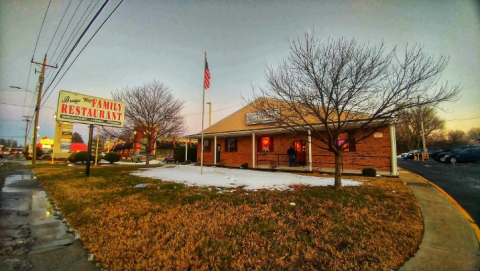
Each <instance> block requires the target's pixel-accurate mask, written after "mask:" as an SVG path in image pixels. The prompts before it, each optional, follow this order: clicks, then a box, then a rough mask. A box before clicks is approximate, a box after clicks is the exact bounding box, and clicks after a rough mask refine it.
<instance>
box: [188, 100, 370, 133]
mask: <svg viewBox="0 0 480 271" xmlns="http://www.w3.org/2000/svg"><path fill="white" fill-rule="evenodd" d="M259 103H260V106H262V105H263V104H265V108H272V109H273V108H275V109H276V110H279V112H281V114H282V116H287V114H288V112H292V113H291V115H290V117H288V118H284V119H283V121H284V122H285V121H289V120H290V123H295V124H297V125H306V124H307V123H308V124H309V125H320V126H323V125H321V123H320V122H319V119H318V118H317V117H315V116H313V115H311V114H308V112H309V111H308V110H307V109H306V108H304V109H302V106H298V107H296V108H297V109H298V110H300V111H305V114H302V118H303V119H301V118H300V117H299V113H297V112H293V110H292V109H291V108H292V107H291V105H289V104H287V103H286V102H283V101H279V100H273V99H266V98H259V99H257V100H255V101H253V102H251V103H249V104H247V105H246V106H244V107H242V108H240V109H239V110H237V111H236V112H234V113H232V114H230V115H229V116H227V117H225V118H224V119H222V120H220V121H219V122H217V123H215V124H214V125H212V126H210V127H208V128H206V129H204V131H203V133H204V135H207V136H208V135H211V134H219V133H222V134H231V133H232V132H234V133H242V132H245V133H246V132H254V131H269V132H275V131H278V132H281V131H285V130H284V128H285V127H283V128H281V127H280V125H278V124H275V122H267V123H258V124H250V125H247V114H248V113H253V112H256V111H258V107H259ZM256 108H257V109H256ZM365 117H368V116H367V115H366V114H360V113H354V112H352V114H349V113H345V112H343V113H342V115H341V119H344V120H345V119H346V118H348V119H350V120H359V121H360V120H362V118H365ZM330 121H331V122H333V121H336V120H335V119H331V120H330ZM302 123H303V124H302ZM295 126H296V125H295ZM200 134H201V133H198V134H194V135H190V136H189V137H193V138H198V136H199V135H200Z"/></svg>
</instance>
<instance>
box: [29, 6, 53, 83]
mask: <svg viewBox="0 0 480 271" xmlns="http://www.w3.org/2000/svg"><path fill="white" fill-rule="evenodd" d="M50 3H52V0H50V1H49V2H48V6H47V11H45V16H43V21H42V26H40V32H38V37H37V42H36V43H35V49H33V56H32V60H33V59H34V58H35V52H36V51H37V45H38V40H39V39H40V34H41V33H42V29H43V24H44V23H45V18H47V13H48V9H49V8H50ZM27 89H28V86H27Z"/></svg>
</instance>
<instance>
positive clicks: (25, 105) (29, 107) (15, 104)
mask: <svg viewBox="0 0 480 271" xmlns="http://www.w3.org/2000/svg"><path fill="white" fill-rule="evenodd" d="M0 104H5V105H11V106H22V107H28V108H35V106H26V105H21V104H9V103H2V102H0ZM43 107H45V108H48V109H52V110H55V111H56V110H57V109H55V108H51V107H49V106H43Z"/></svg>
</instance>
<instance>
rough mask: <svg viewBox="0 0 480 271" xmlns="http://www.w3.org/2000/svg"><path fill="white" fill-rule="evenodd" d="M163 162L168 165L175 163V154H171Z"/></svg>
mask: <svg viewBox="0 0 480 271" xmlns="http://www.w3.org/2000/svg"><path fill="white" fill-rule="evenodd" d="M163 162H165V163H166V164H168V163H170V162H172V163H175V158H173V153H170V154H169V155H167V156H166V157H165V159H163Z"/></svg>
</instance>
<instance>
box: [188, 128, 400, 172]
mask: <svg viewBox="0 0 480 271" xmlns="http://www.w3.org/2000/svg"><path fill="white" fill-rule="evenodd" d="M365 133H367V131H366V132H365ZM377 133H381V134H382V137H374V136H373V135H371V136H370V137H368V138H367V139H364V140H362V141H360V142H356V151H355V152H353V151H351V152H344V154H343V168H344V169H363V168H365V167H373V168H375V169H376V170H380V171H390V154H391V149H390V131H389V128H388V127H385V128H382V129H380V130H379V131H377ZM269 136H271V137H272V138H273V145H274V147H273V151H270V152H256V157H257V162H256V164H257V165H270V162H271V161H274V162H276V163H278V164H279V165H283V166H288V157H287V150H288V148H290V146H292V144H293V142H294V141H307V136H304V135H293V134H275V135H269ZM360 136H361V135H359V136H358V137H357V138H359V137H360ZM235 138H236V139H237V152H226V151H225V138H217V144H220V145H221V154H220V156H221V157H220V161H218V158H217V163H222V164H224V165H227V166H235V167H237V166H240V165H241V164H243V163H248V165H249V166H252V137H251V136H242V137H235ZM258 140H260V137H256V139H255V141H256V143H258ZM211 142H212V147H211V152H204V164H206V165H209V164H213V151H214V150H215V148H214V146H213V139H212V140H211ZM199 146H200V144H199ZM320 146H323V147H325V146H326V145H325V144H323V143H321V142H320V141H319V140H318V139H315V138H312V160H313V164H312V165H313V166H314V167H328V168H333V167H334V166H335V164H334V162H335V159H334V155H333V154H332V153H331V152H328V151H327V150H324V149H322V148H321V147H320ZM255 150H256V151H257V147H256V146H255ZM306 155H307V162H308V145H307V154H306ZM197 156H198V158H197V161H198V163H199V162H200V148H198V151H197Z"/></svg>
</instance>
